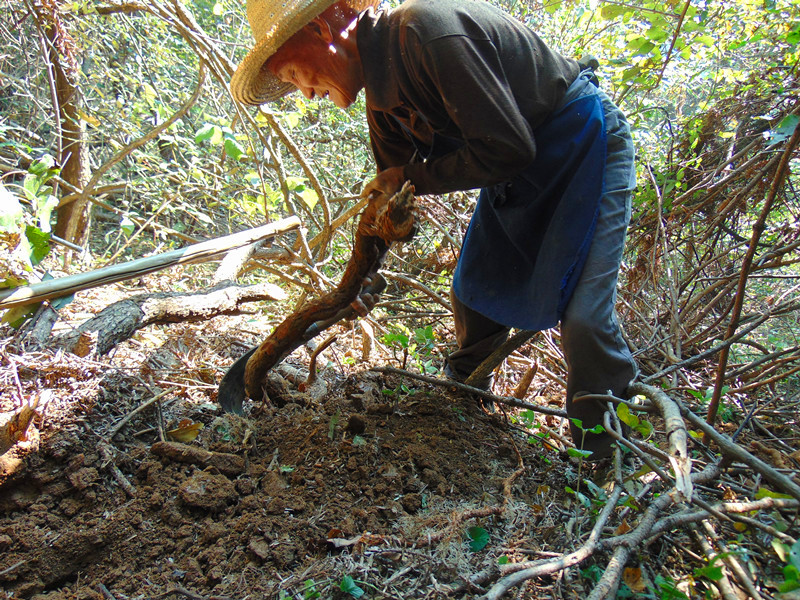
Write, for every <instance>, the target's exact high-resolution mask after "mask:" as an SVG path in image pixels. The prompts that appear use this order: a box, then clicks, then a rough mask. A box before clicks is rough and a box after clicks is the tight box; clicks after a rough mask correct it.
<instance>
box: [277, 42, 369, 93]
mask: <svg viewBox="0 0 800 600" xmlns="http://www.w3.org/2000/svg"><path fill="white" fill-rule="evenodd" d="M267 67H268V68H269V69H270V70H272V72H273V73H274V74H275V75H276V76H277V77H278V78H279V79H280V80H281V81H285V82H287V83H291V84H292V85H295V86H296V87H297V88H298V89H299V90H300V91H301V92H302V93H303V95H304V96H305V97H306V98H308V99H311V98H314V97H315V96H316V97H319V98H326V97H327V98H329V99H330V100H331V102H333V103H334V104H335V105H336V106H338V107H339V108H347V107H348V106H350V105H351V104H352V103H353V102H355V100H356V97H357V96H358V92H359V91H360V90H361V88H362V87H364V84H363V82H362V80H361V65H360V63H359V62H358V59H357V58H356V57H354V56H353V53H352V52H351V51H349V50H348V48H347V47H346V45H343V44H340V43H337V42H336V41H334V42H331V43H327V42H326V41H325V40H323V39H321V38H320V37H319V36H318V35H316V34H315V32H314V31H313V30H306V29H303V30H301V32H300V33H299V34H297V35H295V36H294V37H293V38H291V39H290V40H289V41H288V42H286V43H285V44H284V45H283V46H281V47H280V49H279V50H278V51H277V52H276V53H275V54H274V55H273V56H272V58H270V60H269V62H268V63H267Z"/></svg>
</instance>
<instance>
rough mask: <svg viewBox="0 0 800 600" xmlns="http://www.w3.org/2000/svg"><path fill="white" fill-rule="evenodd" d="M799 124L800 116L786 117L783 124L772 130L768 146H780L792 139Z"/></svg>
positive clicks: (782, 121)
mask: <svg viewBox="0 0 800 600" xmlns="http://www.w3.org/2000/svg"><path fill="white" fill-rule="evenodd" d="M798 122H800V115H786V116H785V117H784V118H783V119H782V120H781V122H780V123H778V125H777V126H776V127H775V129H773V130H772V132H771V134H772V135H771V137H770V140H769V141H768V142H767V144H769V145H773V144H780V143H781V142H783V141H785V140H787V139H789V138H790V137H792V134H793V133H794V130H795V128H796V127H797V124H798Z"/></svg>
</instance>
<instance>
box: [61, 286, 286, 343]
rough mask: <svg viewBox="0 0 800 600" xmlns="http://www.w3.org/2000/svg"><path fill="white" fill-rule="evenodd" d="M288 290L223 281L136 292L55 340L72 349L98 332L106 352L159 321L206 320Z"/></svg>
mask: <svg viewBox="0 0 800 600" xmlns="http://www.w3.org/2000/svg"><path fill="white" fill-rule="evenodd" d="M285 298H286V292H284V291H283V290H282V289H281V288H279V287H278V286H276V285H273V284H271V283H259V284H256V285H250V286H236V285H231V284H230V283H223V284H221V285H220V286H217V287H216V288H214V289H212V290H210V291H208V292H199V293H195V294H182V293H179V292H163V293H158V294H145V295H141V296H134V297H132V298H126V299H125V300H120V301H119V302H115V303H114V304H112V305H111V306H108V307H106V308H105V309H103V310H102V311H101V312H100V313H99V314H98V315H96V316H95V317H92V318H91V319H89V320H88V321H86V322H85V323H83V324H82V325H80V326H79V327H77V328H76V329H74V330H73V331H70V332H69V333H67V334H65V335H62V336H60V337H59V338H57V339H56V343H57V344H58V345H60V346H62V347H63V348H65V349H66V350H68V351H70V352H72V351H74V350H75V349H76V347H77V346H78V345H79V344H80V342H81V339H84V340H85V339H86V337H87V335H91V334H94V335H96V336H97V342H96V343H97V348H96V351H97V353H98V354H106V353H107V352H109V351H110V350H111V349H112V348H114V346H116V345H117V344H119V343H120V342H122V341H124V340H127V339H128V338H130V337H131V336H132V335H133V334H134V333H135V332H136V331H138V330H139V329H141V328H143V327H146V326H148V325H154V324H158V323H180V322H190V321H201V320H206V319H209V318H211V317H214V316H217V315H231V314H238V313H239V312H241V304H242V303H244V302H255V301H263V300H284V299H285Z"/></svg>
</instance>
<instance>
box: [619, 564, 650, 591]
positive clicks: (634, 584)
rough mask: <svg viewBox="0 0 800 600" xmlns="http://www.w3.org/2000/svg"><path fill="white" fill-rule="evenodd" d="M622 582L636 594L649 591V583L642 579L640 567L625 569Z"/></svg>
mask: <svg viewBox="0 0 800 600" xmlns="http://www.w3.org/2000/svg"><path fill="white" fill-rule="evenodd" d="M622 581H623V582H624V583H625V585H627V586H628V587H629V588H630V589H631V591H632V592H635V593H639V592H644V591H645V590H646V589H647V583H646V582H645V580H644V577H642V570H641V569H640V568H639V567H625V570H624V571H623V572H622Z"/></svg>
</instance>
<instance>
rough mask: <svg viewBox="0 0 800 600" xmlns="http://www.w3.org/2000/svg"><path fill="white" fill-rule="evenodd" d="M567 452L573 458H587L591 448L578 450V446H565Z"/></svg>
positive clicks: (590, 453)
mask: <svg viewBox="0 0 800 600" xmlns="http://www.w3.org/2000/svg"><path fill="white" fill-rule="evenodd" d="M567 454H568V455H569V456H571V457H573V458H589V457H590V456H591V455H592V451H591V450H579V449H578V448H567Z"/></svg>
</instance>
